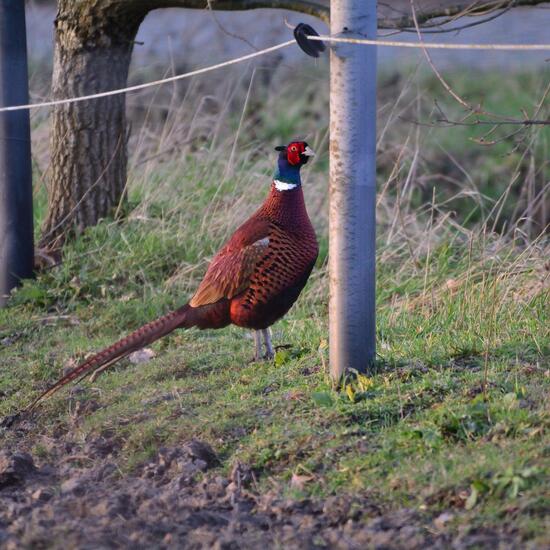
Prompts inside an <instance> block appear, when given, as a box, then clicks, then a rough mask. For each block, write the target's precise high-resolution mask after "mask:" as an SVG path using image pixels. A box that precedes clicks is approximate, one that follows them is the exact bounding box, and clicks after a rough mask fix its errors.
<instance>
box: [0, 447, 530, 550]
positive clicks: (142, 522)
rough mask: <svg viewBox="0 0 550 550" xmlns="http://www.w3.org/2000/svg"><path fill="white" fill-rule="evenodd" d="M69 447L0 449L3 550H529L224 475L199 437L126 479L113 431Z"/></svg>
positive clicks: (444, 518) (241, 473)
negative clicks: (60, 452) (48, 452)
mask: <svg viewBox="0 0 550 550" xmlns="http://www.w3.org/2000/svg"><path fill="white" fill-rule="evenodd" d="M65 448H66V449H68V451H65V452H66V454H65V456H64V457H60V458H59V460H56V464H55V465H50V464H41V463H40V461H39V460H35V459H33V457H32V456H31V455H29V454H28V453H17V452H11V453H6V452H4V453H2V454H0V547H1V548H5V549H10V550H11V549H14V550H15V549H16V548H21V547H25V548H30V547H32V548H75V547H76V548H90V549H91V548H94V549H97V548H126V547H129V546H136V547H139V548H217V549H233V548H235V549H237V548H239V549H240V548H274V547H275V548H277V547H278V548H289V549H293V548H296V549H298V548H299V549H309V548H337V549H340V548H341V549H355V548H357V549H364V548H377V549H390V548H392V549H393V548H407V549H421V548H422V549H423V548H427V547H430V548H455V549H462V548H473V547H476V548H480V547H495V548H501V547H506V548H508V547H524V548H525V545H523V546H522V544H521V543H520V542H519V541H514V540H513V538H511V537H509V536H507V535H504V534H503V533H497V532H493V531H484V532H470V533H468V534H456V533H455V534H454V535H450V534H449V533H447V532H445V527H446V525H447V522H448V520H449V518H450V514H447V515H444V514H442V515H438V516H437V517H435V518H432V517H429V516H427V515H422V514H420V513H419V512H416V511H413V510H409V509H401V510H394V511H387V510H386V511H385V510H383V509H381V508H380V507H379V506H377V505H376V504H375V503H374V502H371V501H370V500H369V498H368V497H366V496H360V495H356V496H338V497H330V498H327V499H302V500H293V499H284V498H281V497H280V495H277V494H276V493H275V492H268V493H264V494H259V493H258V492H257V491H255V490H253V486H254V476H253V474H252V472H251V471H250V469H249V468H247V467H246V466H245V465H242V464H236V465H235V467H234V468H233V470H232V472H231V474H230V475H229V476H227V477H225V476H221V475H219V473H218V472H217V471H216V466H218V465H219V460H218V457H217V456H216V453H215V452H214V451H213V450H212V449H211V448H210V446H209V445H207V444H205V443H201V442H199V441H190V442H189V443H187V444H185V445H183V446H182V447H179V448H169V449H161V450H160V451H159V453H158V455H157V456H156V457H155V459H154V460H153V461H151V462H149V463H147V464H144V465H142V466H140V467H139V468H137V469H136V471H135V472H134V473H133V474H132V475H124V476H122V475H121V473H120V471H119V470H118V468H117V465H116V463H115V461H114V459H113V454H112V453H111V451H112V450H113V448H114V447H113V445H112V444H110V442H109V439H108V438H99V439H98V440H97V441H96V440H94V441H92V442H90V443H89V444H87V445H86V446H84V447H83V448H78V447H76V446H71V445H68V446H67V445H66V446H65ZM518 545H519V546H518Z"/></svg>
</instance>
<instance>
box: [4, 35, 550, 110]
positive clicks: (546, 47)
mask: <svg viewBox="0 0 550 550" xmlns="http://www.w3.org/2000/svg"><path fill="white" fill-rule="evenodd" d="M308 39H309V40H315V41H323V42H333V43H344V44H356V45H365V46H384V47H390V48H418V49H422V50H428V49H439V50H441V49H445V50H492V51H518V52H532V51H550V44H446V43H444V42H431V43H425V42H421V41H418V42H401V41H398V40H369V39H366V38H343V37H332V36H308ZM293 44H296V41H295V40H287V41H286V42H281V43H280V44H276V45H275V46H270V47H269V48H264V49H262V50H258V51H257V52H253V53H250V54H246V55H242V56H239V57H235V58H233V59H229V60H227V61H222V62H221V63H216V64H214V65H209V66H208V67H203V68H201V69H195V70H193V71H189V72H186V73H182V74H178V75H175V76H171V77H167V78H161V79H159V80H153V81H151V82H145V83H143V84H137V85H135V86H127V87H125V88H118V89H116V90H109V91H105V92H98V93H95V94H89V95H84V96H79V97H70V98H65V99H56V100H52V101H44V102H41V103H29V104H26V105H12V106H8V107H0V113H3V112H8V111H21V110H25V109H39V108H42V107H54V106H57V105H68V104H71V103H78V102H81V101H88V100H91V99H99V98H103V97H109V96H114V95H118V94H124V93H127V92H136V91H139V90H144V89H146V88H151V87H153V86H160V85H162V84H168V83H170V82H176V81H178V80H183V79H186V78H191V77H193V76H198V75H201V74H206V73H209V72H212V71H216V70H218V69H222V68H224V67H229V66H230V65H236V64H237V63H242V62H243V61H249V60H251V59H254V58H256V57H261V56H263V55H266V54H268V53H271V52H274V51H277V50H281V49H283V48H287V47H288V46H292V45H293Z"/></svg>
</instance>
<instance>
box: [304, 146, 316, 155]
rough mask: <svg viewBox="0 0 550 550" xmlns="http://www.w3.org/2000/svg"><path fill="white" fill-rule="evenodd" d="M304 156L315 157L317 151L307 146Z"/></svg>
mask: <svg viewBox="0 0 550 550" xmlns="http://www.w3.org/2000/svg"><path fill="white" fill-rule="evenodd" d="M302 155H305V156H306V157H314V156H315V151H314V150H313V149H312V148H311V147H310V146H309V145H307V146H306V149H305V151H304V152H303V153H302Z"/></svg>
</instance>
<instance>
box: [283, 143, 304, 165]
mask: <svg viewBox="0 0 550 550" xmlns="http://www.w3.org/2000/svg"><path fill="white" fill-rule="evenodd" d="M303 152H304V146H303V145H302V144H301V143H291V144H290V145H289V146H288V148H287V150H286V158H287V160H288V162H289V164H292V165H293V166H296V165H297V164H300V162H301V161H302V158H301V156H300V155H301V154H302V153H303Z"/></svg>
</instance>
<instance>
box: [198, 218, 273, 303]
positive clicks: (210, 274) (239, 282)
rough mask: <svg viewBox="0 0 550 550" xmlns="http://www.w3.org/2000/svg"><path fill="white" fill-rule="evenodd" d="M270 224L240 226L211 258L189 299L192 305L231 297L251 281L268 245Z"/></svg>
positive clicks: (260, 222) (256, 222)
mask: <svg viewBox="0 0 550 550" xmlns="http://www.w3.org/2000/svg"><path fill="white" fill-rule="evenodd" d="M268 235H269V223H268V222H266V221H263V220H260V221H258V220H254V221H253V220H250V221H249V222H247V223H246V224H244V225H243V226H241V227H240V228H239V229H238V230H237V231H236V232H235V234H234V235H233V237H232V238H231V240H230V241H229V242H228V243H227V244H226V245H225V246H224V247H223V248H222V249H221V250H220V251H219V252H218V254H217V255H216V256H215V257H214V259H213V260H212V262H211V263H210V265H209V266H208V270H207V271H206V274H205V276H204V278H203V280H202V282H201V283H200V285H199V288H198V289H197V292H195V295H194V296H193V298H191V301H190V302H189V305H190V306H191V307H199V306H205V305H208V304H213V303H215V302H217V301H218V300H221V299H222V298H227V299H231V298H233V297H234V296H236V295H237V294H239V293H240V292H242V291H243V290H245V289H246V288H247V287H248V285H249V284H250V278H251V277H252V274H253V273H254V270H255V268H256V265H257V263H258V262H259V261H260V260H261V259H262V258H263V257H264V256H265V254H266V251H267V248H268V246H269V236H268Z"/></svg>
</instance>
